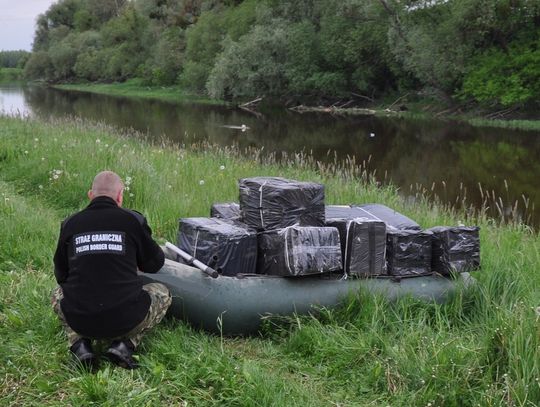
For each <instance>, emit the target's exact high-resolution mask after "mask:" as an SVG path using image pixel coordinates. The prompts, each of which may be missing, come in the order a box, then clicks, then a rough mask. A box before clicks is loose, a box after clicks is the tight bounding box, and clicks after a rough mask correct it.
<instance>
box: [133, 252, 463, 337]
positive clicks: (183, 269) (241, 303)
mask: <svg viewBox="0 0 540 407" xmlns="http://www.w3.org/2000/svg"><path fill="white" fill-rule="evenodd" d="M142 276H143V278H144V280H145V283H147V282H159V283H163V284H165V285H166V286H167V287H168V288H169V290H170V292H171V294H172V297H173V302H172V305H171V308H170V310H169V312H170V313H171V314H172V315H173V316H174V317H176V318H180V319H182V320H184V321H187V322H189V323H190V324H191V325H193V326H194V327H196V328H202V329H204V330H207V331H210V332H215V333H220V332H222V333H223V334H224V335H244V334H251V333H255V332H257V331H258V330H259V328H260V326H261V321H262V319H261V318H262V317H264V316H266V315H271V314H273V315H292V314H294V313H296V314H308V313H309V312H310V311H314V310H315V309H316V308H317V307H326V308H333V307H335V306H337V305H339V303H340V302H341V301H342V300H343V299H344V298H345V297H347V295H349V294H350V293H355V292H357V291H359V290H361V289H363V290H365V292H368V293H374V294H382V295H384V296H385V297H387V298H388V299H390V300H393V299H397V298H399V297H403V296H406V295H411V296H413V297H415V298H419V299H422V300H425V301H435V302H437V303H443V302H445V301H446V300H447V299H448V298H449V297H450V296H451V295H452V294H453V293H454V292H455V291H456V289H457V288H458V286H467V285H469V284H471V282H472V281H473V279H472V278H471V277H470V275H469V274H468V273H462V274H461V277H460V278H458V279H457V280H451V279H448V278H445V277H441V276H436V275H433V276H424V277H413V278H404V279H402V280H401V281H399V282H397V281H393V280H391V279H346V280H327V279H321V278H320V277H318V276H316V277H302V278H286V277H273V276H263V275H260V276H258V275H257V276H251V275H250V276H246V277H243V278H238V277H224V276H221V277H218V278H216V279H213V278H210V277H208V276H206V275H205V274H203V273H202V272H201V271H200V270H198V269H196V268H193V267H190V266H186V265H184V264H181V263H177V262H175V261H172V260H169V259H167V260H165V265H164V266H163V268H162V269H161V270H160V271H159V272H158V273H156V274H142Z"/></svg>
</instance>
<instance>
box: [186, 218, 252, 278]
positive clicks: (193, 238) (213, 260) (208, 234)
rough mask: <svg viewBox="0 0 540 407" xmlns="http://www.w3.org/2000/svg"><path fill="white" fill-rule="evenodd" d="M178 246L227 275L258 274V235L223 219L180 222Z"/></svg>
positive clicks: (197, 219) (188, 219)
mask: <svg viewBox="0 0 540 407" xmlns="http://www.w3.org/2000/svg"><path fill="white" fill-rule="evenodd" d="M178 247H179V248H180V249H182V250H184V251H185V252H187V253H188V254H189V255H191V256H193V257H195V258H196V259H197V260H199V261H201V262H202V263H204V264H206V265H207V266H211V267H212V268H214V269H215V270H217V271H218V272H219V273H221V274H223V275H224V276H234V275H236V274H240V273H243V274H253V273H255V272H256V267H257V234H256V232H255V231H253V230H249V229H247V228H242V227H240V226H238V225H235V224H231V223H230V222H227V221H224V220H221V219H217V218H183V219H180V223H179V230H178Z"/></svg>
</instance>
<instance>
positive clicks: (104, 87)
mask: <svg viewBox="0 0 540 407" xmlns="http://www.w3.org/2000/svg"><path fill="white" fill-rule="evenodd" d="M54 87H55V88H58V89H65V90H74V91H78V92H90V93H98V94H102V95H110V96H123V97H130V98H140V99H155V100H163V101H166V102H175V103H198V104H213V105H222V104H225V102H223V101H221V100H214V99H209V98H205V97H203V96H199V95H195V94H191V93H189V92H186V91H185V90H183V89H182V88H180V87H178V86H146V85H144V84H143V82H142V80H141V79H137V78H135V79H130V80H127V81H126V82H118V83H87V84H84V83H82V84H61V85H55V86H54Z"/></svg>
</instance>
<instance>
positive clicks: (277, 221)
mask: <svg viewBox="0 0 540 407" xmlns="http://www.w3.org/2000/svg"><path fill="white" fill-rule="evenodd" d="M239 189H240V213H241V216H242V221H243V222H244V223H246V224H247V225H248V226H250V227H253V228H255V229H257V230H259V231H262V230H272V229H280V228H284V227H287V226H292V225H299V226H324V186H323V185H321V184H317V183H314V182H301V181H293V180H287V179H284V178H274V177H255V178H244V179H241V180H240V181H239Z"/></svg>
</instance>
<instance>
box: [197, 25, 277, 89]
mask: <svg viewBox="0 0 540 407" xmlns="http://www.w3.org/2000/svg"><path fill="white" fill-rule="evenodd" d="M286 39H287V34H286V24H285V22H284V21H281V20H275V21H274V22H273V24H272V25H266V26H260V25H257V26H255V27H254V28H253V30H251V31H250V32H249V33H248V34H246V35H244V36H242V37H241V38H240V39H239V40H238V41H237V42H234V41H232V40H230V39H229V40H227V41H226V43H225V46H224V50H223V52H222V53H221V54H220V56H219V57H218V59H217V60H216V64H215V65H214V68H213V69H212V72H211V74H210V77H209V78H208V83H207V91H208V94H209V95H210V96H212V97H214V98H224V97H228V96H232V97H243V96H252V95H269V96H277V95H281V94H283V93H284V92H285V91H286V89H287V87H286V84H287V79H286V75H285V61H286V57H287V46H286Z"/></svg>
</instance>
